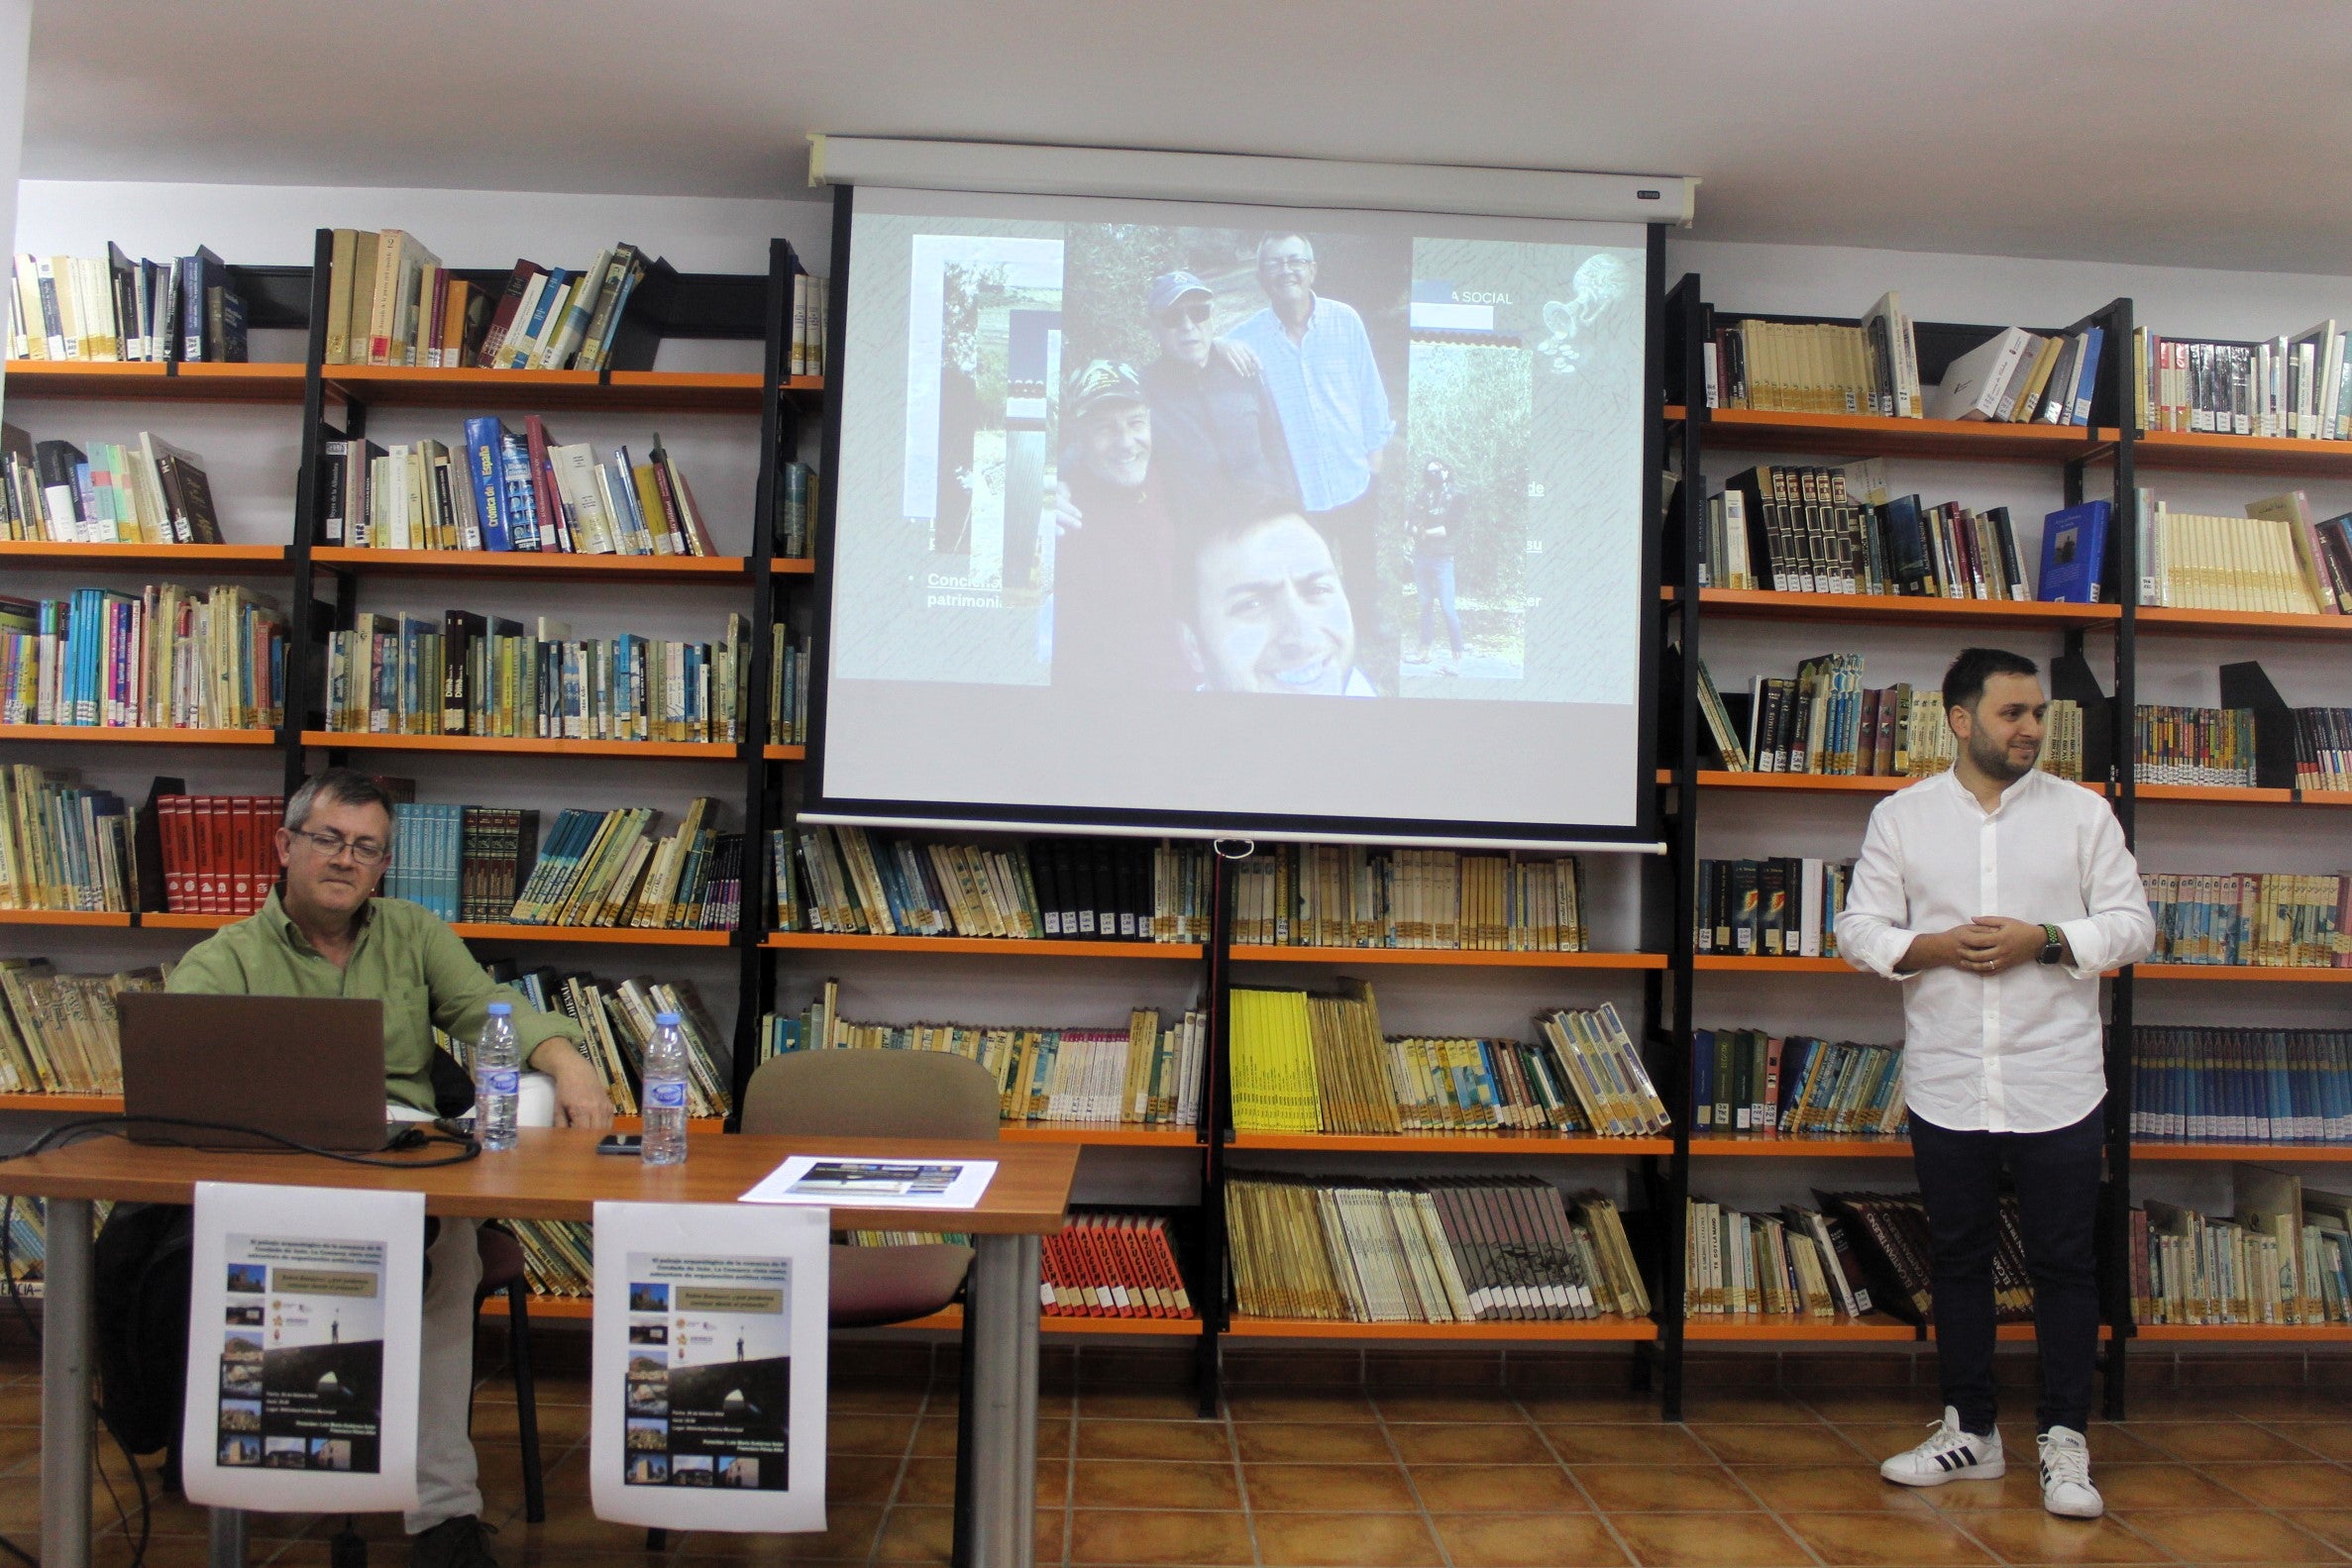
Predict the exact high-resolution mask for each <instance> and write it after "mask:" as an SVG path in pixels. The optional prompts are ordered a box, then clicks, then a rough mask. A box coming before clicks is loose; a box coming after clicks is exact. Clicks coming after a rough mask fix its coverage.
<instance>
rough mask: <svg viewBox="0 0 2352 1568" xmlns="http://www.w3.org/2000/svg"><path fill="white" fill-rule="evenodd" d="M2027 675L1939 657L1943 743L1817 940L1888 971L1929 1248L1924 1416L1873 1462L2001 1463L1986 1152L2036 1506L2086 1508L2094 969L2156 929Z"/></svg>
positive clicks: (1895, 1477)
mask: <svg viewBox="0 0 2352 1568" xmlns="http://www.w3.org/2000/svg"><path fill="white" fill-rule="evenodd" d="M2038 675H2039V672H2038V671H2037V669H2036V667H2035V665H2034V662H2033V661H2032V660H2030V659H2025V658H2021V657H2020V656H2018V655H2016V654H2012V653H2003V652H2001V651H1999V650H1997V649H1990V648H1969V649H1964V650H1962V652H1961V655H1960V657H1959V658H1957V659H1955V660H1954V661H1953V662H1952V668H1951V669H1950V670H1949V671H1948V672H1946V674H1945V676H1944V711H1945V717H1946V720H1947V721H1948V722H1949V723H1950V724H1951V726H1952V733H1953V735H1954V737H1955V738H1956V739H1957V740H1958V741H1959V747H1958V751H1959V758H1958V760H1957V761H1956V762H1955V763H1954V765H1953V767H1952V770H1951V772H1949V773H1947V774H1944V775H1942V776H1941V777H1938V778H1934V779H1929V780H1926V781H1924V782H1922V783H1920V784H1914V785H1912V786H1911V787H1910V788H1908V789H1905V790H1902V791H1901V792H1900V793H1897V794H1892V795H1889V796H1887V797H1886V798H1885V799H1884V800H1883V801H1881V802H1879V804H1878V806H1877V808H1876V809H1875V810H1873V811H1872V812H1871V825H1870V830H1869V832H1868V833H1867V834H1866V835H1865V837H1864V839H1863V846H1862V858H1861V860H1860V861H1859V862H1858V863H1857V864H1856V866H1855V868H1854V883H1853V888H1852V890H1851V892H1850V894H1849V895H1848V898H1847V901H1846V908H1845V911H1844V912H1843V913H1842V914H1840V915H1839V916H1838V951H1839V952H1841V953H1843V954H1844V955H1846V960H1847V962H1848V963H1850V964H1852V965H1854V966H1855V967H1856V968H1857V969H1869V970H1871V971H1874V972H1876V973H1877V974H1879V975H1882V976H1884V977H1885V978H1887V979H1888V980H1893V981H1899V982H1901V983H1903V985H1904V986H1905V988H1906V989H1905V991H1904V993H1903V1023H1904V1033H1905V1042H1904V1051H1903V1056H1904V1059H1905V1060H1904V1067H1903V1094H1904V1099H1905V1102H1906V1103H1907V1104H1908V1106H1909V1108H1910V1112H1911V1153H1912V1159H1913V1161H1914V1162H1915V1164H1916V1166H1917V1169H1918V1173H1919V1192H1920V1197H1921V1198H1922V1199H1923V1200H1924V1202H1926V1205H1927V1223H1928V1232H1929V1236H1930V1240H1931V1243H1932V1247H1933V1251H1934V1260H1933V1270H1934V1289H1935V1316H1936V1359H1937V1365H1938V1367H1939V1369H1940V1371H1941V1373H1942V1381H1943V1389H1944V1419H1943V1421H1942V1423H1941V1424H1940V1425H1938V1426H1937V1428H1936V1429H1935V1432H1934V1435H1932V1436H1930V1437H1929V1438H1928V1439H1927V1441H1925V1442H1923V1443H1921V1444H1920V1445H1919V1446H1918V1447H1916V1448H1914V1449H1912V1450H1910V1451H1909V1452H1908V1453H1902V1454H1897V1455H1895V1456H1894V1457H1893V1458H1891V1459H1889V1460H1887V1461H1886V1462H1885V1463H1884V1464H1883V1465H1881V1466H1879V1468H1878V1473H1879V1474H1880V1475H1882V1476H1884V1477H1885V1478H1886V1479H1887V1480H1889V1481H1893V1482H1898V1483H1900V1484H1901V1485H1904V1486H1914V1487H1928V1486H1940V1485H1942V1484H1943V1483H1944V1482H1946V1481H1968V1480H1978V1479H1989V1478H1991V1477H1994V1476H1998V1475H2000V1474H2001V1473H2002V1472H2003V1470H2004V1468H2005V1464H2004V1460H2003V1456H2002V1453H2001V1439H2000V1432H1999V1430H1998V1429H1997V1428H1996V1427H1995V1425H1994V1424H1993V1420H1994V1415H1995V1409H1994V1397H1993V1377H1992V1347H1993V1301H1992V1254H1993V1244H1994V1236H1995V1230H1996V1226H1997V1224H1998V1222H1999V1203H2000V1177H2001V1170H2002V1167H2003V1166H2004V1165H2005V1166H2007V1168H2008V1170H2009V1172H2010V1174H2011V1175H2012V1176H2013V1177H2014V1178H2015V1181H2016V1189H2017V1203H2018V1212H2019V1217H2020V1219H2021V1220H2022V1222H2023V1230H2024V1242H2025V1258H2026V1265H2027V1268H2028V1270H2029V1271H2030V1272H2031V1274H2032V1276H2033V1287H2034V1338H2035V1341H2036V1343H2037V1344H2038V1346H2039V1348H2040V1350H2041V1362H2042V1398H2041V1406H2040V1409H2039V1410H2038V1411H2037V1412H2036V1424H2037V1425H2038V1427H2039V1429H2040V1432H2041V1437H2040V1442H2039V1447H2040V1451H2041V1481H2042V1506H2043V1507H2044V1508H2046V1509H2048V1510H2049V1511H2050V1512H2051V1513H2053V1514H2058V1515H2064V1516H2069V1517H2073V1518H2095V1517H2097V1516H2098V1515H2099V1514H2101V1513H2102V1512H2104V1510H2105V1507H2106V1505H2105V1503H2104V1502H2103V1501H2102V1500H2101V1499H2100V1497H2099V1495H2098V1489H2097V1488H2096V1487H2094V1486H2092V1485H2091V1482H2090V1451H2089V1449H2088V1448H2087V1447H2086V1446H2085V1440H2084V1435H2083V1432H2084V1427H2085V1423H2086V1422H2087V1421H2088V1420H2089V1418H2090V1381H2091V1367H2092V1363H2093V1360H2094V1358H2095V1356H2096V1354H2097V1350H2098V1288H2097V1282H2096V1274H2095V1269H2094V1265H2093V1258H2092V1232H2093V1221H2094V1219H2095V1218H2096V1215H2097V1210H2098V1190H2099V1174H2100V1168H2101V1161H2102V1156H2103V1154H2104V1148H2105V1105H2106V1093H2107V1085H2106V1072H2105V1056H2104V1053H2103V1051H2102V1049H2101V1044H2100V1040H2101V1031H2100V1022H2099V1007H2098V978H2099V973H2100V972H2101V971H2102V970H2107V969H2112V968H2115V967H2117V966H2119V965H2124V964H2130V963H2134V962H2137V961H2138V960H2139V959H2141V958H2143V957H2145V956H2146V955H2147V954H2148V953H2149V952H2150V951H2151V950H2152V949H2153V948H2154V946H2155V944H2156V926H2155V922H2154V921H2153V920H2152V919H2150V918H2149V914H2148V898H2147V894H2146V893H2145V892H2144V891H2143V890H2142V889H2141V887H2140V873H2139V867H2138V865H2137V864H2135V863H2134V861H2133V860H2132V855H2131V851H2130V850H2129V849H2128V848H2127V847H2125V845H2124V842H2123V829H2122V828H2121V827H2120V826H2119V825H2118V824H2117V823H2116V821H2115V814H2114V812H2112V811H2110V810H2109V809H2108V808H2107V803H2106V801H2105V800H2103V799H2101V798H2100V797H2099V796H2098V795H2096V794H2094V793H2092V792H2091V791H2090V790H2088V789H2085V788H2083V787H2082V786H2081V785H2079V784H2069V783H2066V782H2065V781H2063V780H2060V779H2055V778H2052V777H2051V776H2050V775H2048V774H2046V773H2042V772H2039V771H2037V770H2036V769H2035V767H2034V760H2035V758H2036V757H2037V756H2038V755H2039V754H2040V752H2041V749H2042V738H2043V728H2042V724H2043V717H2044V715H2045V714H2046V713H2047V711H2048V709H2049V702H2048V700H2047V699H2046V698H2045V697H2044V696H2043V695H2042V685H2041V681H2040V679H2038Z"/></svg>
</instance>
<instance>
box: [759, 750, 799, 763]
mask: <svg viewBox="0 0 2352 1568" xmlns="http://www.w3.org/2000/svg"><path fill="white" fill-rule="evenodd" d="M760 757H761V759H762V760H763V761H766V762H772V763H797V762H805V761H807V760H808V748H807V747H805V746H763V747H761V748H760Z"/></svg>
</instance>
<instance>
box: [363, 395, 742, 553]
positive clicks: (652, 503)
mask: <svg viewBox="0 0 2352 1568" xmlns="http://www.w3.org/2000/svg"><path fill="white" fill-rule="evenodd" d="M318 543H320V544H322V545H348V546H351V547H353V548H355V549H378V550H486V551H495V552H515V551H520V552H532V553H539V554H561V555H580V556H711V555H716V554H717V553H718V552H717V549H716V547H715V546H713V545H712V544H711V542H710V529H709V526H708V524H707V523H706V522H705V521H704V519H703V516H702V511H701V508H700V507H698V506H697V505H695V492H694V490H693V488H692V487H691V486H689V485H688V483H687V481H686V474H685V473H684V472H682V471H681V470H679V467H678V465H677V463H676V462H674V461H673V460H672V459H671V457H670V453H669V449H668V448H666V447H664V446H663V445H662V433H661V432H660V431H658V430H657V431H655V432H654V436H653V445H652V447H650V448H649V449H647V451H646V454H645V461H644V462H642V463H639V462H636V461H634V460H633V459H631V458H630V456H629V449H628V448H626V447H616V448H614V449H613V452H612V456H611V457H610V458H607V459H603V460H598V458H597V457H596V449H595V448H594V447H593V446H592V445H590V444H589V443H588V442H585V441H583V442H574V443H572V444H570V445H566V444H563V443H560V442H558V441H556V440H555V438H554V437H552V436H550V435H549V434H548V431H547V426H546V424H545V423H544V422H543V421H542V420H541V419H540V417H539V416H538V415H537V414H532V415H530V416H528V417H527V418H526V419H524V421H523V428H522V429H521V430H520V431H519V432H518V431H515V430H512V429H509V428H508V427H507V425H506V423H505V422H504V421H503V420H498V419H492V418H489V417H487V416H481V417H477V418H473V419H469V420H467V421H466V426H465V433H464V439H463V440H462V441H461V442H460V444H459V445H458V447H457V448H456V449H455V450H452V449H451V448H450V447H449V445H448V444H447V443H445V442H440V441H433V440H426V441H418V442H408V443H402V444H399V445H396V446H392V447H389V448H386V447H379V446H377V445H376V444H375V443H374V442H373V441H358V440H337V441H330V442H328V443H326V445H325V447H324V448H323V449H322V456H321V459H320V463H319V508H318Z"/></svg>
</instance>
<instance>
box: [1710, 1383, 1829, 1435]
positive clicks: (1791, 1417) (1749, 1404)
mask: <svg viewBox="0 0 2352 1568" xmlns="http://www.w3.org/2000/svg"><path fill="white" fill-rule="evenodd" d="M1682 1418H1683V1419H1684V1420H1686V1421H1689V1422H1690V1423H1692V1424H1693V1425H1696V1424H1697V1423H1699V1422H1701V1421H1763V1422H1766V1423H1769V1424H1771V1425H1775V1426H1793V1425H1819V1424H1820V1423H1821V1417H1820V1416H1818V1415H1815V1414H1814V1413H1813V1412H1812V1411H1809V1410H1807V1409H1805V1407H1804V1406H1802V1405H1800V1404H1798V1403H1797V1402H1796V1401H1795V1400H1792V1399H1790V1398H1788V1397H1787V1396H1786V1395H1784V1394H1779V1393H1776V1392H1773V1391H1769V1390H1762V1389H1759V1390H1752V1391H1742V1392H1728V1393H1723V1394H1694V1395H1690V1396H1687V1397H1686V1398H1684V1400H1683V1401H1682Z"/></svg>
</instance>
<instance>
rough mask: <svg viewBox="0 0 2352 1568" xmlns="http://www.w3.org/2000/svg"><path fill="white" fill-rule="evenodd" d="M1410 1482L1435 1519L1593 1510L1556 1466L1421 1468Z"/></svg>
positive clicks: (1575, 1512)
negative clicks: (1471, 1515) (1473, 1515)
mask: <svg viewBox="0 0 2352 1568" xmlns="http://www.w3.org/2000/svg"><path fill="white" fill-rule="evenodd" d="M1412 1480H1413V1490H1414V1491H1415V1492H1417V1493H1418V1494H1420V1496H1421V1506H1422V1507H1423V1508H1425V1509H1428V1510H1429V1511H1430V1512H1431V1513H1432V1514H1471V1513H1487V1514H1543V1513H1567V1514H1579V1513H1583V1512H1586V1510H1587V1509H1588V1507H1589V1505H1587V1504H1586V1503H1585V1501H1584V1494H1583V1493H1582V1492H1580V1491H1578V1490H1577V1487H1576V1483H1575V1482H1574V1481H1572V1480H1570V1479H1569V1477H1568V1473H1567V1472H1566V1471H1565V1470H1562V1469H1561V1468H1560V1467H1559V1466H1557V1465H1422V1466H1419V1467H1417V1468H1415V1469H1414V1471H1413V1473H1412Z"/></svg>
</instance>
